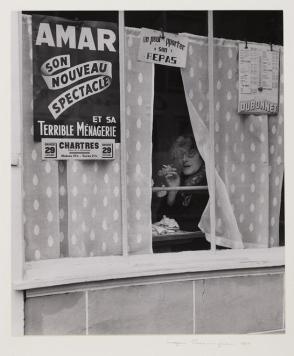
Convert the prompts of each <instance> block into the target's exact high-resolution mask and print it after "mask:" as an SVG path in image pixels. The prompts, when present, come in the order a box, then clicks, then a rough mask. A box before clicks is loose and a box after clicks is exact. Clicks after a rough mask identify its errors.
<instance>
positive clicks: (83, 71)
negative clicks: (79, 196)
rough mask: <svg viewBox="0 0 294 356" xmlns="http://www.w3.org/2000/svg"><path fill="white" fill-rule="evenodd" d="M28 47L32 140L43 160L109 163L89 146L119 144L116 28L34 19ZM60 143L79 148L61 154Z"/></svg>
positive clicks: (48, 18)
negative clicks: (106, 142)
mask: <svg viewBox="0 0 294 356" xmlns="http://www.w3.org/2000/svg"><path fill="white" fill-rule="evenodd" d="M32 46H33V52H32V54H33V98H34V100H33V111H34V140H35V141H36V142H40V141H42V145H43V147H46V152H47V155H46V156H45V155H44V156H43V157H46V159H49V158H52V157H53V156H54V155H55V154H56V153H57V156H56V159H58V157H59V156H58V152H62V154H61V155H62V156H63V157H65V158H64V159H67V158H70V157H71V158H73V159H75V158H76V157H79V159H85V157H88V159H108V158H107V157H105V156H103V155H102V154H100V151H99V152H98V151H97V152H96V149H94V151H93V148H91V149H90V148H89V147H92V146H91V144H90V142H92V141H93V142H94V141H95V140H97V145H98V144H99V141H100V140H110V139H113V140H115V142H117V143H118V142H120V84H119V35H118V26H117V24H116V23H111V22H101V21H79V20H66V19H63V18H59V17H52V16H42V15H33V16H32ZM48 139H56V141H55V146H54V145H53V144H52V142H50V144H51V146H50V147H49V143H48V142H49V141H48ZM60 139H62V140H63V141H64V142H67V141H69V140H72V139H77V140H78V144H76V146H75V149H70V152H72V153H69V151H68V152H67V153H66V151H64V149H62V150H61V146H62V142H61V141H60ZM43 140H44V142H43ZM46 140H47V141H46ZM72 142H73V141H72ZM82 142H83V144H82ZM72 146H73V145H72ZM94 146H95V145H94ZM53 147H55V148H56V150H54V149H53ZM64 147H65V146H64ZM86 147H88V148H86ZM99 147H100V146H99ZM50 152H51V153H50ZM60 159H61V158H60Z"/></svg>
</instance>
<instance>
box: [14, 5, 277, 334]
mask: <svg viewBox="0 0 294 356" xmlns="http://www.w3.org/2000/svg"><path fill="white" fill-rule="evenodd" d="M21 17H22V14H21V12H17V13H16V12H15V13H13V15H12V27H13V28H12V34H13V39H12V41H13V42H12V51H13V53H12V68H14V73H13V75H14V77H13V78H12V90H13V97H14V98H18V100H14V102H13V103H12V128H13V129H12V133H13V136H12V153H11V154H12V157H11V166H12V211H13V215H12V216H13V222H12V251H13V256H12V261H13V266H12V273H13V276H12V279H13V291H12V293H13V303H12V304H13V306H12V308H13V316H12V317H13V319H14V320H15V323H13V324H14V325H17V327H15V328H14V334H18V335H19V334H22V332H23V293H22V291H24V290H29V289H32V288H43V287H49V286H58V285H59V286H60V285H67V284H72V283H84V282H91V281H104V280H119V279H122V278H131V277H143V276H158V275H168V274H177V273H178V274H180V273H187V272H204V271H219V270H233V269H248V268H265V267H275V266H284V247H275V248H267V249H245V250H216V248H215V198H214V194H215V193H214V188H213V189H212V191H210V198H211V201H212V204H211V208H210V209H211V210H210V214H211V221H212V243H211V245H212V248H211V250H210V251H187V252H180V253H164V254H149V255H129V256H128V248H127V245H128V243H127V242H128V241H127V209H126V146H125V140H126V138H125V90H124V88H125V86H124V82H125V78H124V12H123V11H120V12H119V35H120V44H119V47H120V83H121V92H120V95H121V130H122V131H121V184H122V187H121V188H122V190H121V191H122V201H121V206H122V214H123V216H122V241H123V254H122V256H103V257H101V256H98V257H83V258H77V257H75V258H72V257H67V258H59V259H50V260H40V261H32V262H25V260H24V241H23V223H22V82H21V80H22V69H21V66H22V47H21V44H22V41H21V28H22V26H21ZM212 17H213V13H212V11H209V46H208V51H209V63H210V67H211V68H212V66H211V63H213V42H212V40H213V31H212V25H213V23H212ZM16 69H17V70H16ZM212 83H213V72H212V71H210V73H209V93H210V99H211V100H210V106H209V127H210V136H211V137H210V139H211V143H212V144H211V148H210V154H211V160H210V161H211V164H210V166H209V169H210V170H211V172H212V173H213V174H211V175H210V177H211V182H210V185H211V187H214V184H213V182H214V145H213V140H214V130H213V127H214V113H213V110H214V109H213V107H214V105H213V85H212Z"/></svg>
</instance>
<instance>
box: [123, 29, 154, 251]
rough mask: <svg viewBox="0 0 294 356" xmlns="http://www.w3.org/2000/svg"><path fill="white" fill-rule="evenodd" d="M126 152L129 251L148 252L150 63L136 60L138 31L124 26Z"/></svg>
mask: <svg viewBox="0 0 294 356" xmlns="http://www.w3.org/2000/svg"><path fill="white" fill-rule="evenodd" d="M126 33H127V38H126V48H125V52H126V55H125V60H126V151H127V210H128V243H129V251H130V253H138V254H141V253H150V252H152V231H151V194H152V192H151V176H152V174H151V172H152V167H151V165H152V159H151V157H152V145H151V142H152V120H153V97H154V92H153V90H154V89H153V87H154V65H153V64H150V63H143V62H139V61H138V60H137V57H138V51H139V42H140V39H139V36H140V30H138V29H131V28H129V29H127V30H126Z"/></svg>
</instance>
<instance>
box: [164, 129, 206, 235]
mask: <svg viewBox="0 0 294 356" xmlns="http://www.w3.org/2000/svg"><path fill="white" fill-rule="evenodd" d="M170 154H171V159H172V165H167V166H165V165H164V166H163V168H162V169H161V170H160V171H159V172H158V174H159V175H160V176H163V177H164V178H165V181H166V184H167V186H169V187H177V186H200V185H207V181H206V174H205V165H204V161H203V159H202V157H201V156H200V154H199V151H198V149H197V146H196V143H195V140H194V137H193V136H192V135H190V134H187V135H182V136H179V137H178V138H177V139H176V141H175V142H174V144H173V145H172V147H171V150H170ZM207 201H208V193H207V191H206V190H204V191H176V190H172V191H168V192H167V194H166V195H165V197H164V198H162V202H161V204H160V209H159V219H160V218H161V217H162V216H163V215H166V216H167V217H169V218H173V219H175V220H176V221H177V223H178V224H179V227H180V229H181V230H183V231H196V230H199V228H198V223H199V220H200V218H201V216H202V213H203V210H204V208H205V206H206V205H207Z"/></svg>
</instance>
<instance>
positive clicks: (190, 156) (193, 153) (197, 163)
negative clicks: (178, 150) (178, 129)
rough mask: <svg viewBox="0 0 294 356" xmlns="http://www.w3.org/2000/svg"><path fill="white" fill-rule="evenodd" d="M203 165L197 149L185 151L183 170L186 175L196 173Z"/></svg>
mask: <svg viewBox="0 0 294 356" xmlns="http://www.w3.org/2000/svg"><path fill="white" fill-rule="evenodd" d="M201 165H202V159H201V157H200V154H199V152H198V151H197V150H190V151H186V150H185V152H183V156H182V172H183V174H184V175H185V176H190V175H191V174H194V173H196V172H197V171H198V170H199V168H200V167H201Z"/></svg>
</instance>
